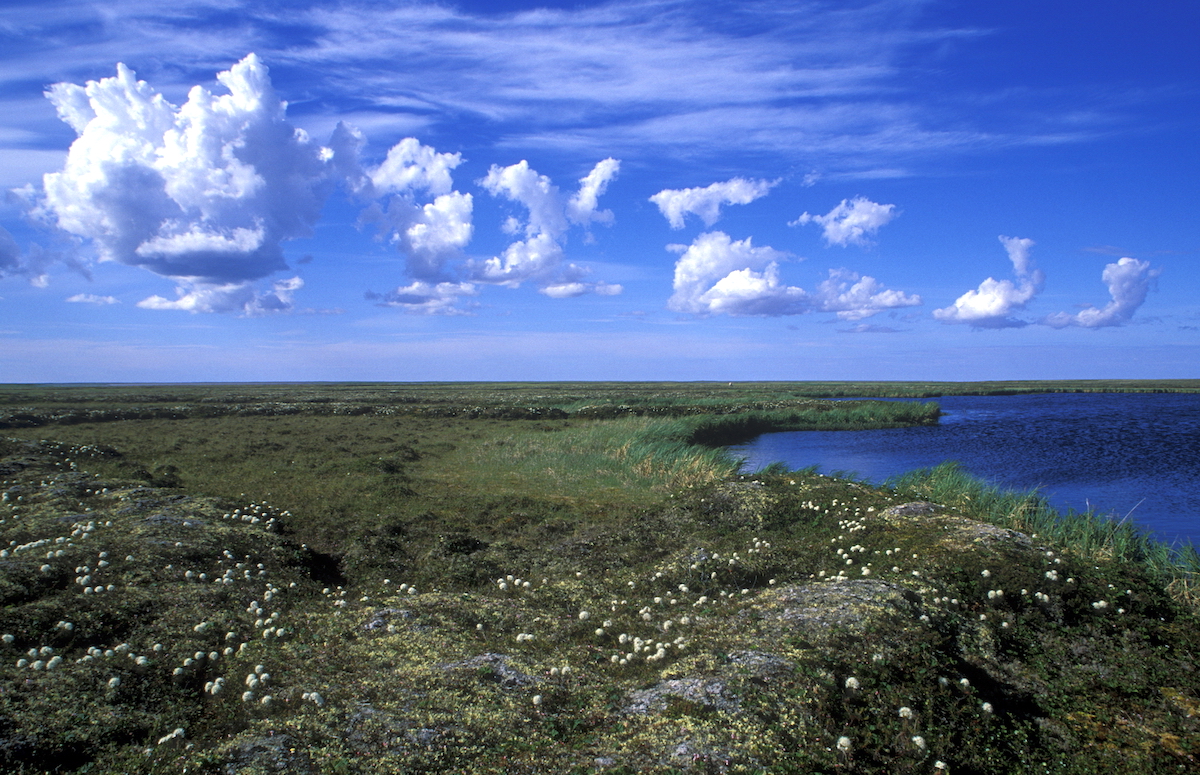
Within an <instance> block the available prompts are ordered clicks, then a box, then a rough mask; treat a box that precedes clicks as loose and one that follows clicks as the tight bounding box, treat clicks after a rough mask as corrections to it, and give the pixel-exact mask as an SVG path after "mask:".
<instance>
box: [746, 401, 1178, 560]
mask: <svg viewBox="0 0 1200 775" xmlns="http://www.w3.org/2000/svg"><path fill="white" fill-rule="evenodd" d="M936 400H937V402H938V404H940V405H941V407H942V412H943V413H944V416H943V417H942V419H941V422H940V424H939V425H938V426H936V427H926V428H898V429H892V430H881V431H801V432H792V433H768V434H764V435H762V436H760V437H758V438H757V439H755V440H754V441H752V442H750V443H749V444H744V445H740V446H737V447H733V448H732V450H733V452H734V453H735V454H738V455H741V456H744V457H745V458H746V463H745V465H744V466H743V469H744V470H746V471H754V470H757V469H759V468H762V467H763V466H766V465H768V464H770V463H773V462H776V461H780V462H783V463H785V464H786V465H787V466H788V467H789V468H806V467H808V466H811V465H817V466H819V467H820V470H821V471H822V472H823V473H832V472H835V471H845V472H851V473H854V474H857V475H858V476H861V477H863V478H864V479H866V480H868V481H870V482H874V483H877V484H878V483H882V482H883V481H884V480H886V479H887V478H888V477H891V476H896V475H898V474H902V473H905V472H906V471H911V470H913V469H915V468H928V467H931V466H935V465H938V464H939V463H942V462H944V461H947V460H956V461H958V462H959V463H961V464H962V466H963V468H964V469H965V470H966V471H968V472H969V473H971V474H972V475H974V476H977V477H980V478H982V479H985V480H987V481H988V482H991V483H992V484H996V485H999V486H1002V487H1005V488H1012V489H1019V490H1029V489H1032V488H1035V487H1036V488H1038V489H1039V490H1040V491H1041V493H1042V494H1043V495H1045V496H1046V497H1047V498H1048V500H1049V501H1050V503H1051V504H1053V505H1054V506H1056V507H1057V508H1059V509H1060V510H1066V509H1067V508H1073V509H1075V510H1077V511H1083V510H1085V509H1087V508H1089V507H1090V508H1093V509H1095V510H1097V511H1099V512H1100V513H1103V514H1111V515H1114V516H1115V517H1117V518H1126V517H1128V518H1129V519H1130V520H1132V521H1133V522H1135V523H1138V524H1140V525H1141V526H1143V527H1145V528H1147V529H1149V530H1150V531H1152V532H1153V533H1154V534H1155V535H1156V536H1157V537H1159V538H1161V539H1162V540H1165V541H1167V542H1169V543H1174V542H1176V541H1182V542H1187V541H1191V542H1192V543H1194V544H1197V545H1200V394H1184V393H1172V394H1142V393H1043V394H1034V395H1019V396H944V397H942V398H939V399H936Z"/></svg>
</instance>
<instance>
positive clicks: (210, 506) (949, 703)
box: [0, 385, 1200, 775]
mask: <svg viewBox="0 0 1200 775" xmlns="http://www.w3.org/2000/svg"><path fill="white" fill-rule="evenodd" d="M643 389H646V390H647V391H648V390H649V388H647V387H646V386H632V387H630V392H629V394H627V395H622V394H620V392H619V386H615V385H613V386H601V387H600V388H598V390H599V392H600V393H601V395H599V396H598V397H589V396H588V395H586V393H585V391H584V389H583V387H582V386H563V385H555V386H542V385H526V386H485V385H480V386H458V387H456V388H455V389H452V390H448V391H446V393H444V394H443V393H439V392H438V391H436V390H434V389H433V388H432V387H430V388H429V389H428V392H427V393H425V397H424V398H420V397H419V396H418V395H417V393H420V392H421V391H423V390H425V389H424V388H420V389H418V388H413V387H412V386H402V387H389V386H370V387H369V391H373V392H370V394H369V395H368V394H367V393H364V392H361V391H363V390H368V388H364V387H363V386H333V387H329V388H328V389H324V388H322V387H321V386H305V387H304V389H303V390H299V391H296V394H295V395H289V394H288V393H287V391H286V390H284V389H283V388H280V387H279V386H267V387H263V388H259V387H255V386H235V387H225V388H218V387H214V386H205V387H196V388H191V387H187V388H179V390H181V391H184V392H180V393H175V392H172V391H174V390H176V389H175V388H158V387H155V388H121V389H120V390H118V391H117V393H118V395H115V396H114V395H112V394H109V393H106V392H105V391H103V390H97V389H95V388H92V389H91V390H92V391H93V393H92V394H90V395H91V400H89V401H84V402H81V403H79V404H75V403H72V402H71V401H69V400H62V401H57V400H54V401H52V400H50V398H52V397H53V396H51V395H50V393H53V390H57V388H56V389H53V390H51V389H47V390H50V393H47V394H45V395H43V396H42V398H43V399H44V400H40V401H39V400H34V397H33V396H32V395H30V394H28V393H25V394H23V397H22V400H21V401H16V402H13V403H10V404H8V405H7V406H8V408H9V409H10V410H11V411H12V414H18V413H19V412H18V411H17V410H18V409H19V410H20V411H21V412H25V413H26V414H28V415H29V417H30V419H29V422H30V424H29V425H27V427H14V426H10V427H9V428H8V429H7V430H6V431H5V432H4V436H6V437H7V439H8V440H5V441H2V442H0V482H2V483H0V492H2V493H3V498H2V500H3V502H2V503H0V546H3V547H4V548H2V549H0V604H2V605H0V636H3V637H0V769H2V770H4V771H8V772H18V773H24V772H28V773H34V772H46V771H57V772H91V773H97V772H99V773H118V772H120V773H178V772H182V771H184V770H185V769H186V771H187V772H203V773H256V774H257V773H270V772H283V771H286V772H296V773H329V772H332V773H416V772H428V773H442V772H463V773H546V772H554V773H577V772H578V773H584V772H589V773H590V772H603V773H634V772H704V773H708V772H730V773H835V772H861V773H889V774H890V773H897V774H899V773H933V774H936V775H941V773H945V772H953V773H959V774H961V773H1013V774H1014V775H1016V774H1017V773H1022V774H1023V773H1027V772H1050V773H1064V774H1066V775H1075V774H1078V775H1083V774H1084V773H1089V774H1090V773H1094V772H1130V773H1133V772H1137V773H1143V772H1193V771H1197V769H1198V764H1197V757H1198V756H1200V749H1198V747H1197V745H1196V743H1195V741H1196V740H1197V739H1200V675H1198V672H1197V669H1196V665H1197V663H1198V660H1197V657H1198V656H1200V626H1197V625H1200V621H1198V619H1197V617H1196V614H1195V611H1194V610H1193V609H1192V608H1191V607H1190V606H1189V605H1188V600H1187V596H1186V594H1181V592H1183V591H1186V590H1181V588H1180V586H1179V585H1176V586H1175V587H1174V588H1173V589H1168V585H1169V582H1170V578H1169V577H1168V576H1166V575H1163V573H1162V572H1159V571H1156V570H1155V566H1154V564H1153V563H1149V564H1148V563H1147V562H1146V558H1145V557H1143V556H1140V555H1139V551H1141V550H1139V549H1137V546H1136V545H1135V543H1134V542H1132V541H1126V542H1125V543H1124V544H1121V540H1124V539H1121V540H1112V539H1111V538H1110V539H1109V540H1108V543H1107V544H1106V543H1104V542H1102V541H1095V542H1093V543H1090V544H1089V543H1087V542H1086V541H1084V540H1081V539H1079V538H1076V537H1072V536H1069V535H1066V534H1056V533H1054V532H1053V530H1054V525H1051V524H1043V522H1039V521H1037V520H1039V519H1043V518H1048V517H1047V515H1046V514H1043V513H1042V512H1039V511H1037V508H1035V507H1036V506H1037V504H1036V503H1033V502H1031V501H1029V500H1028V499H1026V500H1022V499H1021V498H1022V496H1009V495H1005V494H1003V493H989V492H987V491H985V490H986V488H984V489H981V488H980V487H979V486H977V483H971V482H969V481H966V480H963V479H962V478H961V477H959V478H957V479H956V477H955V476H954V475H953V474H954V473H955V472H953V471H950V470H945V471H940V472H927V473H926V474H924V475H922V476H920V477H913V478H911V479H909V480H906V481H903V482H896V483H894V484H895V487H871V486H867V485H864V484H862V483H859V482H854V481H849V480H845V479H837V478H834V477H826V476H821V475H820V474H818V473H816V472H815V471H800V472H787V471H781V470H771V471H766V472H762V473H760V474H758V475H754V476H749V475H746V476H738V475H737V474H736V473H734V466H735V462H734V461H731V460H729V459H728V457H727V456H726V455H724V454H723V453H722V451H721V450H720V449H717V448H714V447H711V446H704V444H719V443H724V442H725V441H727V440H729V439H731V438H737V437H739V435H740V434H744V433H747V432H750V431H752V430H754V429H757V428H760V427H766V428H769V429H778V428H781V427H829V426H828V425H822V423H841V424H842V427H846V426H851V427H854V426H855V425H856V424H862V423H871V422H925V421H928V420H929V418H930V416H931V414H932V412H935V411H936V408H935V407H934V408H931V407H928V406H925V407H921V406H913V407H905V406H903V405H900V404H896V403H895V402H867V403H864V404H861V405H859V406H858V407H857V408H854V407H847V406H846V405H845V404H841V403H838V404H821V403H818V402H814V401H812V399H809V398H799V397H791V398H787V399H786V400H787V401H788V402H790V403H787V404H786V405H778V402H780V401H783V400H784V399H783V398H781V397H780V392H779V390H778V389H777V388H776V386H754V387H753V388H749V389H747V392H746V394H745V395H743V396H742V399H743V400H741V401H738V400H735V399H736V393H735V391H733V389H732V388H730V386H727V385H720V386H715V387H714V390H715V391H716V392H715V393H713V394H706V393H704V392H703V390H701V389H700V388H699V387H698V386H687V391H686V393H687V394H686V395H683V394H682V393H680V394H677V395H675V396H674V397H673V398H670V400H666V399H655V401H657V402H658V403H657V404H655V403H654V402H652V401H650V398H651V397H652V396H651V393H650V392H642V391H643ZM663 389H664V388H663V386H661V385H660V386H656V387H655V390H658V391H660V392H661V391H662V390H663ZM73 390H75V389H74V388H72V389H71V390H69V391H67V392H68V393H70V392H72V391H73ZM81 390H82V388H81ZM192 390H195V391H197V392H187V391H192ZM414 390H415V391H417V392H416V393H414V392H413V391H414ZM124 391H128V392H124ZM154 391H162V392H154ZM222 391H223V392H222ZM354 391H358V392H354ZM389 391H394V392H391V393H389ZM54 395H59V394H54ZM222 395H223V396H224V399H223V400H220V397H221V396H222ZM388 395H391V398H390V399H389V400H384V399H385V398H387V396H388ZM772 397H773V398H772ZM151 399H153V400H151ZM159 399H162V400H159ZM324 399H328V400H324ZM409 399H412V400H409ZM418 399H419V400H418ZM389 401H390V402H389ZM773 401H774V402H776V403H775V404H772V402H773ZM652 405H655V406H658V407H659V409H656V410H654V411H650V410H649V407H651V406H652ZM706 406H707V407H708V409H707V410H705V409H704V407H706ZM886 406H891V407H893V409H884V408H882V407H886ZM14 407H15V408H14ZM147 407H156V411H160V412H166V411H167V410H170V412H171V414H157V415H153V416H151V415H139V416H138V417H126V418H125V419H119V418H117V417H116V416H115V415H113V414H111V412H113V411H115V410H121V411H128V410H133V409H136V410H137V411H142V410H143V409H145V408H147ZM171 407H174V408H173V409H171ZM196 407H200V409H197V408H196ZM214 407H215V408H214ZM631 407H642V408H641V409H638V410H636V411H635V410H634V409H632V408H631ZM663 407H669V409H668V408H663ZM93 410H95V411H96V412H99V413H108V414H92V415H87V416H86V417H91V420H90V421H85V420H86V417H85V414H84V413H86V412H92V411H93ZM881 411H889V412H897V414H889V415H887V416H884V415H882V414H879V412H881ZM855 412H857V414H855ZM906 412H907V413H909V414H907V415H905V414H904V413H906ZM81 417H82V418H84V419H80V418H81ZM900 417H907V419H897V418H900ZM64 418H68V419H65V420H64ZM835 427H836V426H835ZM1006 498H1015V500H1005V499H1006ZM1005 520H1008V521H1007V522H1006V521H1005ZM1021 520H1024V521H1021ZM1035 533H1036V538H1035V537H1033V535H1032V534H1035ZM1113 535H1116V532H1114V533H1113ZM1121 546H1123V547H1124V548H1120V547H1121ZM1175 567H1176V568H1178V565H1176V566H1175ZM1168 570H1169V569H1168ZM1179 578H1182V576H1179ZM8 636H11V637H8Z"/></svg>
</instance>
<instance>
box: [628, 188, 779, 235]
mask: <svg viewBox="0 0 1200 775" xmlns="http://www.w3.org/2000/svg"><path fill="white" fill-rule="evenodd" d="M778 182H779V181H777V180H775V181H769V180H747V179H746V178H733V179H731V180H726V181H725V182H723V183H713V184H712V185H710V186H705V187H704V188H679V189H676V188H666V189H663V190H662V191H659V192H658V193H657V194H655V195H654V196H652V197H650V201H651V202H653V203H654V204H656V205H658V210H659V212H661V213H662V214H663V217H664V218H666V219H667V222H668V223H670V224H671V228H672V229H682V228H683V223H684V217H685V216H686V215H687V214H688V213H691V214H693V215H696V216H699V218H700V220H702V221H704V225H705V226H712V225H713V224H714V223H716V222H717V219H719V218H720V217H721V205H745V204H750V203H751V202H753V201H754V200H755V199H759V198H761V197H764V196H766V195H767V192H769V191H770V190H771V187H772V186H774V185H776V184H777V183H778Z"/></svg>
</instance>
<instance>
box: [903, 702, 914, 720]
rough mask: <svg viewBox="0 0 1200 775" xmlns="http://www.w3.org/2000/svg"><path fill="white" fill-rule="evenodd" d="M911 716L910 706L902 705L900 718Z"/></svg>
mask: <svg viewBox="0 0 1200 775" xmlns="http://www.w3.org/2000/svg"><path fill="white" fill-rule="evenodd" d="M912 717H913V712H912V708H910V707H908V706H907V705H905V706H904V707H902V708H901V709H900V718H912Z"/></svg>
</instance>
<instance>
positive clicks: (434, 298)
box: [367, 280, 478, 315]
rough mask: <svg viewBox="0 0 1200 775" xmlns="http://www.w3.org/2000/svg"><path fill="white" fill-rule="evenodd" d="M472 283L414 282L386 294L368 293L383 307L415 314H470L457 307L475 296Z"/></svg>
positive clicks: (369, 297)
mask: <svg viewBox="0 0 1200 775" xmlns="http://www.w3.org/2000/svg"><path fill="white" fill-rule="evenodd" d="M476 294H478V291H477V290H476V289H475V286H474V285H472V284H471V283H451V282H444V283H427V282H424V281H422V280H415V281H413V282H412V283H410V284H409V285H404V286H401V287H399V288H397V289H396V290H394V291H390V292H388V293H385V294H375V293H368V294H367V298H368V299H370V300H373V301H375V302H376V303H378V304H379V305H380V306H384V307H398V308H400V309H403V310H404V311H405V312H407V313H409V314H412V315H468V314H470V312H469V311H467V310H465V309H463V308H461V307H459V306H458V302H459V300H460V298H461V297H463V296H475V295H476Z"/></svg>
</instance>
